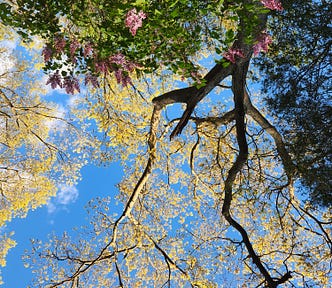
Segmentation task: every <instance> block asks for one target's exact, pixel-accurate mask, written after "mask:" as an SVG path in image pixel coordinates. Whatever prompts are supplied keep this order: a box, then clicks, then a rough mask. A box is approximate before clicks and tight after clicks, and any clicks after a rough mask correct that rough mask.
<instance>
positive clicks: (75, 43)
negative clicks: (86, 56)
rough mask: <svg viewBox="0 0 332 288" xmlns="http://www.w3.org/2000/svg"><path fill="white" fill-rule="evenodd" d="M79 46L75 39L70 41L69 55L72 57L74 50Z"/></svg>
mask: <svg viewBox="0 0 332 288" xmlns="http://www.w3.org/2000/svg"><path fill="white" fill-rule="evenodd" d="M79 47H80V43H79V42H78V41H77V40H76V39H75V40H73V41H72V42H70V45H69V50H70V56H71V57H72V58H74V55H75V52H76V50H77V49H78V48H79Z"/></svg>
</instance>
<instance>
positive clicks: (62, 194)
mask: <svg viewBox="0 0 332 288" xmlns="http://www.w3.org/2000/svg"><path fill="white" fill-rule="evenodd" d="M59 189H60V191H59V192H58V195H57V196H56V199H57V202H58V203H59V204H63V205H68V204H70V203H74V202H75V201H76V200H77V198H78V190H77V188H76V187H75V186H67V185H60V187H59Z"/></svg>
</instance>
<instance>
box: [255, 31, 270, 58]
mask: <svg viewBox="0 0 332 288" xmlns="http://www.w3.org/2000/svg"><path fill="white" fill-rule="evenodd" d="M257 41H258V42H257V43H256V44H255V45H254V47H253V49H254V55H255V56H257V55H258V53H259V52H261V51H262V52H265V53H266V52H267V50H268V48H269V45H270V44H271V43H272V38H271V36H270V35H269V34H267V33H266V32H263V33H262V34H261V35H260V36H259V37H258V38H257Z"/></svg>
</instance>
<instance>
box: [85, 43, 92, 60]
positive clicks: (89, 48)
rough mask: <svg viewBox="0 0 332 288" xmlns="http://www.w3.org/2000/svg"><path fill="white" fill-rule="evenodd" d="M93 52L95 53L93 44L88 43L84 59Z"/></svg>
mask: <svg viewBox="0 0 332 288" xmlns="http://www.w3.org/2000/svg"><path fill="white" fill-rule="evenodd" d="M92 51H93V48H92V44H91V43H87V44H86V45H85V46H84V50H83V56H84V57H87V56H90V55H91V53H92Z"/></svg>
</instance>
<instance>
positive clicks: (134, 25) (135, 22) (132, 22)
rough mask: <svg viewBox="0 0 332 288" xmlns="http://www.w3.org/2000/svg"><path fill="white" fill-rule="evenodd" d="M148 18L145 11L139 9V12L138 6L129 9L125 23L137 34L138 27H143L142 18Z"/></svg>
mask: <svg viewBox="0 0 332 288" xmlns="http://www.w3.org/2000/svg"><path fill="white" fill-rule="evenodd" d="M145 18H146V14H145V13H144V12H143V11H139V12H138V14H137V11H136V8H133V9H131V10H129V11H128V13H127V14H126V20H125V24H126V27H128V28H129V31H130V33H131V35H133V36H135V35H136V32H137V29H138V28H140V27H142V20H143V19H145Z"/></svg>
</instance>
